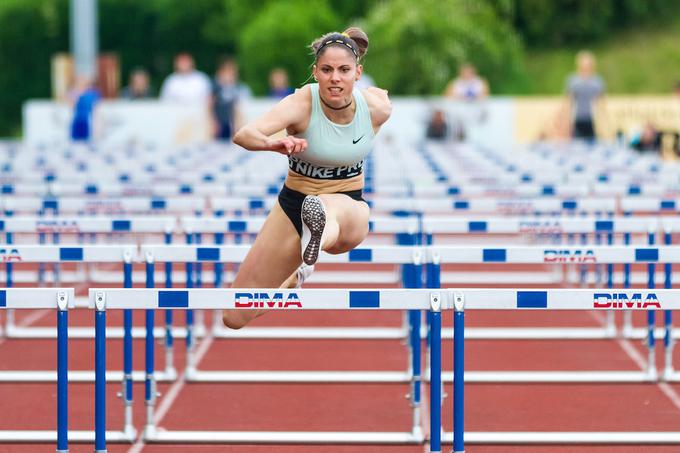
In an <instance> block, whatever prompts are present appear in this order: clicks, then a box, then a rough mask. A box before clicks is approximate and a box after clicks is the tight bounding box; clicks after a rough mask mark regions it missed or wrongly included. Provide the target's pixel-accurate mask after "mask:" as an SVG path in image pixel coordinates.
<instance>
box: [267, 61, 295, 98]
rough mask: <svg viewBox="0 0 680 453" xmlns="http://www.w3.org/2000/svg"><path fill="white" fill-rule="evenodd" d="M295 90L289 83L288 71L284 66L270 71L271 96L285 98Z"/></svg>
mask: <svg viewBox="0 0 680 453" xmlns="http://www.w3.org/2000/svg"><path fill="white" fill-rule="evenodd" d="M293 91H295V90H293V89H292V88H291V87H290V85H289V84H288V73H287V72H286V70H285V69H283V68H275V69H272V72H270V73H269V96H270V97H273V98H276V99H283V98H285V97H286V96H288V95H289V94H293Z"/></svg>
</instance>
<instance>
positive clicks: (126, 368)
mask: <svg viewBox="0 0 680 453" xmlns="http://www.w3.org/2000/svg"><path fill="white" fill-rule="evenodd" d="M123 280H124V281H123V287H125V288H132V256H125V262H124V263H123ZM122 387H123V388H122V391H121V393H120V394H119V395H120V397H121V398H122V399H123V405H124V406H125V418H124V423H123V432H124V433H125V434H126V436H128V437H129V438H130V439H133V438H134V437H135V434H136V432H135V428H134V425H133V421H132V310H124V311H123V382H122Z"/></svg>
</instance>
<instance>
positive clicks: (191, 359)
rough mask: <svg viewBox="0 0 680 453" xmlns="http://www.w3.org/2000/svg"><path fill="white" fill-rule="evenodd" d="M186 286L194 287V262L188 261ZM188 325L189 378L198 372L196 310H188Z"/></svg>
mask: <svg viewBox="0 0 680 453" xmlns="http://www.w3.org/2000/svg"><path fill="white" fill-rule="evenodd" d="M187 243H188V244H191V243H192V235H191V234H187ZM186 287H187V289H191V288H193V287H194V263H186ZM186 325H187V336H186V350H187V352H186V354H187V357H186V368H185V373H186V376H187V378H189V379H191V377H192V376H193V375H194V374H195V372H196V367H195V360H194V350H193V344H194V311H193V310H186Z"/></svg>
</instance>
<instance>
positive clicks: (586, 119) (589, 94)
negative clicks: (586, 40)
mask: <svg viewBox="0 0 680 453" xmlns="http://www.w3.org/2000/svg"><path fill="white" fill-rule="evenodd" d="M566 91H567V94H568V95H569V101H570V112H571V115H572V121H573V123H572V125H573V127H572V137H573V138H575V139H584V140H589V141H592V140H594V139H595V125H594V114H593V109H594V105H595V102H596V101H600V100H602V99H603V96H604V93H605V84H604V80H602V77H600V76H599V75H597V74H596V73H595V56H594V55H593V54H592V53H590V52H588V51H585V50H582V51H580V52H579V53H578V54H577V55H576V73H575V74H572V75H570V76H569V78H568V79H567V86H566Z"/></svg>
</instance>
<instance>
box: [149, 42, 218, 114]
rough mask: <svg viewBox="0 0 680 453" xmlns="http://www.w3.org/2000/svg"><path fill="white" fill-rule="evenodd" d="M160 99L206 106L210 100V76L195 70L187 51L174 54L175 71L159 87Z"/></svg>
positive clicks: (192, 60)
mask: <svg viewBox="0 0 680 453" xmlns="http://www.w3.org/2000/svg"><path fill="white" fill-rule="evenodd" d="M160 97H161V100H163V101H168V102H174V103H177V104H183V105H199V106H207V105H208V101H209V100H210V78H208V76H207V75H205V74H204V73H202V72H200V71H197V70H196V68H195V66H194V59H193V57H192V56H191V55H189V54H188V53H185V52H183V53H179V54H177V56H175V72H173V73H172V74H170V75H169V76H168V77H167V78H166V79H165V81H164V82H163V86H162V87H161V96H160Z"/></svg>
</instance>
